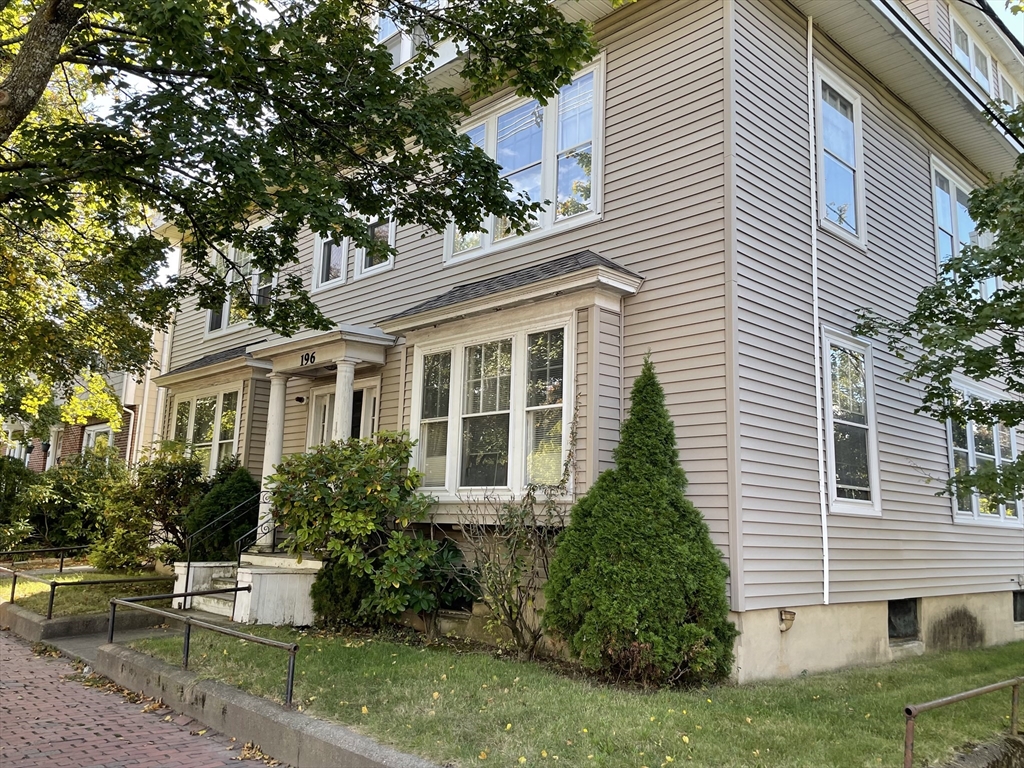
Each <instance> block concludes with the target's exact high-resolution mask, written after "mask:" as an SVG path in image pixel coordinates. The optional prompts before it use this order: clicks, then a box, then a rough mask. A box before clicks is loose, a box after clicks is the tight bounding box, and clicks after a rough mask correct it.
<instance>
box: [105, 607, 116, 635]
mask: <svg viewBox="0 0 1024 768" xmlns="http://www.w3.org/2000/svg"><path fill="white" fill-rule="evenodd" d="M116 617H117V603H115V602H114V601H113V600H111V601H110V623H109V624H107V642H108V643H113V642H114V619H115V618H116Z"/></svg>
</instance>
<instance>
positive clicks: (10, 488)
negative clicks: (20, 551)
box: [0, 456, 36, 552]
mask: <svg viewBox="0 0 1024 768" xmlns="http://www.w3.org/2000/svg"><path fill="white" fill-rule="evenodd" d="M35 479H36V477H35V473H34V472H32V471H31V470H30V469H29V468H28V467H26V466H25V465H24V464H23V463H22V462H21V461H19V460H18V459H15V458H12V457H10V456H0V552H6V551H9V550H12V549H15V548H16V547H17V546H18V544H20V543H21V542H22V541H24V540H25V539H27V538H28V537H29V535H30V534H31V533H32V526H31V525H30V524H29V522H28V518H29V492H30V489H31V487H32V485H33V483H34V481H35Z"/></svg>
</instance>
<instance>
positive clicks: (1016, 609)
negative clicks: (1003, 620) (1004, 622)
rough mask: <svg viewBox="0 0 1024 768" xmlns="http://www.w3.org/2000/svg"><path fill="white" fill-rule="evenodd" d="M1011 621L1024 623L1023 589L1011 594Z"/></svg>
mask: <svg viewBox="0 0 1024 768" xmlns="http://www.w3.org/2000/svg"><path fill="white" fill-rule="evenodd" d="M1013 620H1014V621H1024V589H1022V590H1019V591H1017V592H1014V593H1013Z"/></svg>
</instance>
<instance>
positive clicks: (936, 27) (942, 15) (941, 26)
mask: <svg viewBox="0 0 1024 768" xmlns="http://www.w3.org/2000/svg"><path fill="white" fill-rule="evenodd" d="M932 34H934V35H935V39H936V40H938V41H939V45H941V46H942V47H943V48H945V49H946V50H947V51H948V52H949V53H952V52H953V30H952V27H950V25H949V3H947V2H945V0H935V20H934V22H933V27H932Z"/></svg>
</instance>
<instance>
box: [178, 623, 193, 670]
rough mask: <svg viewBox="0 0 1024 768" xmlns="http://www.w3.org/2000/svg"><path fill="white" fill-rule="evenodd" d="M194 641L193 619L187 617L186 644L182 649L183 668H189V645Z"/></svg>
mask: <svg viewBox="0 0 1024 768" xmlns="http://www.w3.org/2000/svg"><path fill="white" fill-rule="evenodd" d="M191 642H192V620H191V619H189V618H187V617H186V619H185V645H184V647H183V648H182V649H181V668H182V669H188V647H189V645H190V644H191Z"/></svg>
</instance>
